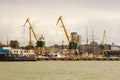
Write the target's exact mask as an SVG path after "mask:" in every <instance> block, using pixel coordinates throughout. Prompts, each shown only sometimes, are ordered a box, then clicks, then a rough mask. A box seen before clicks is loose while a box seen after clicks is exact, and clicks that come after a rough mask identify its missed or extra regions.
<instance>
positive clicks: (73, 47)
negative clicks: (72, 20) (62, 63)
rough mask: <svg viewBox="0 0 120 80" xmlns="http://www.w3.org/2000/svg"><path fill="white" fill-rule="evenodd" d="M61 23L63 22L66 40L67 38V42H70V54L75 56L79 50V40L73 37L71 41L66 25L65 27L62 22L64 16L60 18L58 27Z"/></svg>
mask: <svg viewBox="0 0 120 80" xmlns="http://www.w3.org/2000/svg"><path fill="white" fill-rule="evenodd" d="M59 22H61V24H62V27H63V29H64V32H65V35H66V38H67V40H68V42H69V45H68V46H69V53H70V54H72V55H73V54H74V52H76V50H77V49H78V42H77V39H76V37H71V39H70V38H69V35H68V33H67V30H66V28H65V25H64V23H63V20H62V16H60V17H59V18H58V20H57V24H56V25H58V23H59ZM77 52H78V50H77Z"/></svg>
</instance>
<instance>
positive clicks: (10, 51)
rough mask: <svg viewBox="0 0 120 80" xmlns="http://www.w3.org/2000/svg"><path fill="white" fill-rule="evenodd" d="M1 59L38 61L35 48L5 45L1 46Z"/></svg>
mask: <svg viewBox="0 0 120 80" xmlns="http://www.w3.org/2000/svg"><path fill="white" fill-rule="evenodd" d="M0 61H36V54H35V51H34V50H33V49H21V48H11V47H3V48H0Z"/></svg>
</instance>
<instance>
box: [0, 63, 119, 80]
mask: <svg viewBox="0 0 120 80" xmlns="http://www.w3.org/2000/svg"><path fill="white" fill-rule="evenodd" d="M0 80H120V62H119V61H37V62H0Z"/></svg>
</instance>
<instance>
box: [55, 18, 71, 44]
mask: <svg viewBox="0 0 120 80" xmlns="http://www.w3.org/2000/svg"><path fill="white" fill-rule="evenodd" d="M60 21H61V23H62V27H63V29H64V32H65V35H66V37H67V40H68V42H70V39H69V36H68V33H67V30H66V28H65V25H64V23H63V21H62V16H60V17H59V18H58V21H57V24H56V25H58V23H59V22H60Z"/></svg>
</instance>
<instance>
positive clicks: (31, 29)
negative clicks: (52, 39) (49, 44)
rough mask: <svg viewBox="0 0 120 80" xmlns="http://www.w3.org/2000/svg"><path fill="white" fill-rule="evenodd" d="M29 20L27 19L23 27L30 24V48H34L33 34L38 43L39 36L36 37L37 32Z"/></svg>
mask: <svg viewBox="0 0 120 80" xmlns="http://www.w3.org/2000/svg"><path fill="white" fill-rule="evenodd" d="M29 19H30V18H27V20H26V22H25V24H24V25H23V26H24V27H25V26H26V24H27V23H28V24H29V26H30V27H29V46H33V42H32V39H31V34H32V33H33V35H34V38H35V39H36V41H37V40H38V39H37V36H36V34H35V31H34V29H33V27H32V25H31V23H30V20H29Z"/></svg>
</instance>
